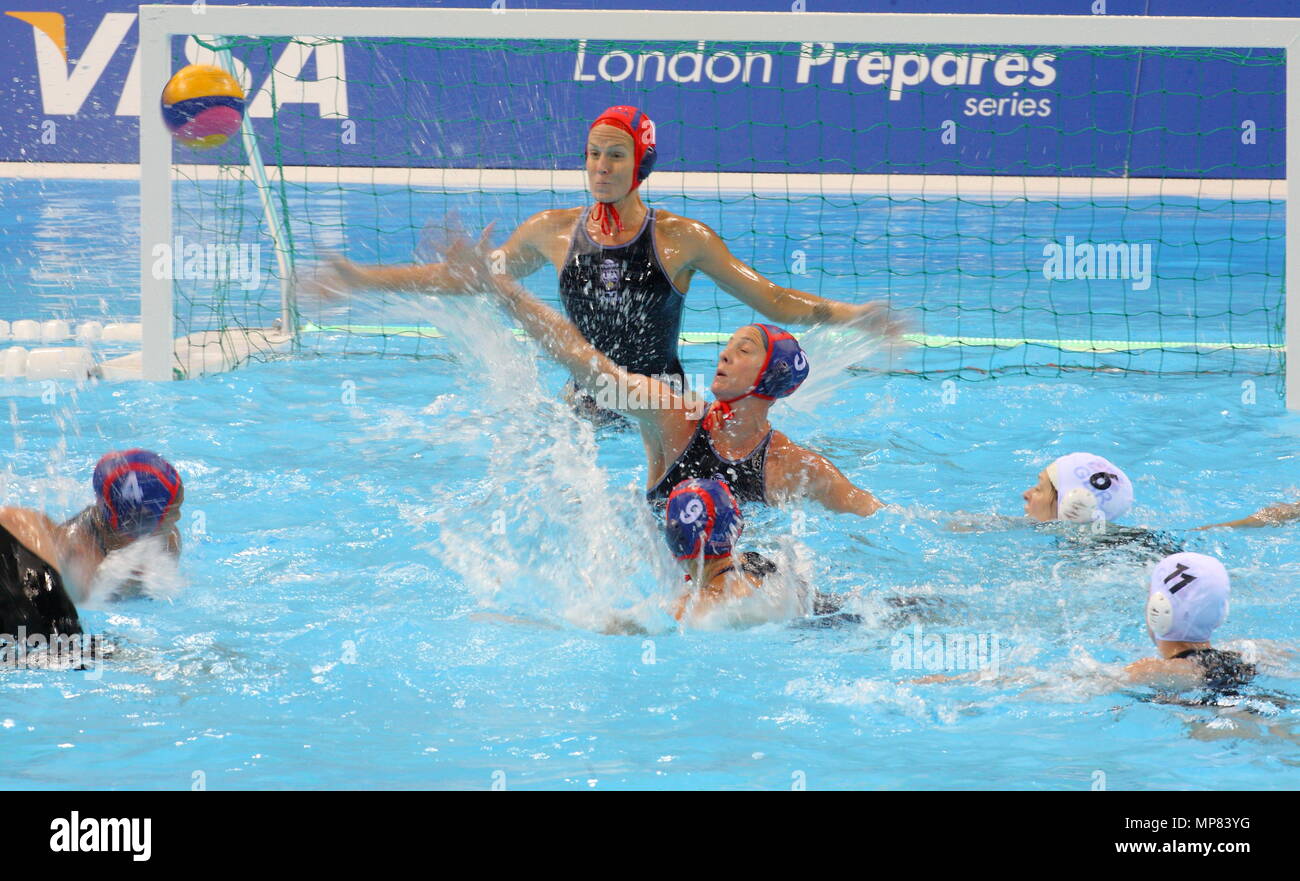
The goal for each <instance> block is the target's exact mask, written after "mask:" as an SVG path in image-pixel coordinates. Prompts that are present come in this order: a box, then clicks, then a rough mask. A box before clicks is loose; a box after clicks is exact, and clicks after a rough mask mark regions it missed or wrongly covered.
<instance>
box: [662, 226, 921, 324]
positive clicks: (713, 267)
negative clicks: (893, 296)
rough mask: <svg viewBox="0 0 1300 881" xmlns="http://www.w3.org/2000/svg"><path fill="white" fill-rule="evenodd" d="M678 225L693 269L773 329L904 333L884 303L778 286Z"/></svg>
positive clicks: (712, 237) (716, 240) (721, 245)
mask: <svg viewBox="0 0 1300 881" xmlns="http://www.w3.org/2000/svg"><path fill="white" fill-rule="evenodd" d="M678 220H679V222H681V223H684V224H687V226H686V227H685V228H684V230H683V232H684V235H685V237H686V238H687V239H689V240H691V243H692V245H693V246H694V247H693V251H694V253H695V259H694V260H693V261H692V264H691V265H692V266H693V268H696V269H698V270H699V271H701V272H703V273H704V274H705V275H707V276H708V277H709V278H711V279H713V280H714V281H715V282H717V284H718V287H720V288H722V289H723V290H724V291H726V292H727V293H729V294H731V295H732V296H733V297H735V298H736V299H737V300H740V301H741V302H742V303H744V304H745V305H747V306H750V307H752V308H754V309H756V310H757V311H759V312H761V313H762V314H763V315H765V316H767V317H768V318H770V319H772V320H773V321H774V322H776V323H777V324H780V325H782V326H784V325H787V324H795V325H810V324H844V325H852V326H854V327H859V328H861V329H862V330H865V331H869V332H871V333H875V334H878V335H880V336H886V337H896V336H898V335H899V334H901V333H902V332H903V331H904V329H905V327H904V324H903V322H901V321H898V320H896V319H893V318H891V317H890V315H889V308H888V306H887V305H886V304H885V303H884V302H883V301H880V300H876V301H873V302H870V303H862V304H853V303H844V302H842V301H840V300H828V299H826V298H825V297H820V296H818V295H817V294H811V293H808V292H807V291H801V290H797V289H795V288H786V287H781V286H780V285H778V284H776V283H775V282H773V281H770V280H769V279H767V278H765V277H764V276H763V275H761V274H760V273H759V272H757V271H756V270H755V269H754V268H753V267H751V266H748V265H747V264H745V263H744V262H743V261H741V260H740V259H739V258H737V257H736V255H734V254H732V253H731V249H730V248H728V247H727V244H726V242H724V241H723V240H722V237H721V236H719V235H718V234H717V233H716V232H714V231H713V230H712V229H710V228H709V227H708V226H706V225H705V224H703V223H700V222H698V221H694V220H686V219H685V218H678Z"/></svg>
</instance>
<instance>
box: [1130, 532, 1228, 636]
mask: <svg viewBox="0 0 1300 881" xmlns="http://www.w3.org/2000/svg"><path fill="white" fill-rule="evenodd" d="M1227 617H1228V570H1226V569H1224V568H1223V564H1222V563H1220V562H1219V561H1218V560H1216V559H1214V558H1213V557H1207V556H1206V555H1205V554H1187V553H1183V554H1173V555H1171V556H1168V557H1165V558H1164V559H1163V560H1161V561H1160V562H1159V563H1157V564H1156V568H1155V571H1154V572H1152V573H1151V592H1150V593H1149V594H1148V595H1147V626H1148V627H1150V628H1151V635H1152V636H1154V637H1155V638H1156V639H1159V640H1163V641H1164V642H1209V641H1210V634H1211V633H1213V632H1214V628H1216V627H1218V626H1219V625H1220V624H1222V623H1223V619H1225V618H1227Z"/></svg>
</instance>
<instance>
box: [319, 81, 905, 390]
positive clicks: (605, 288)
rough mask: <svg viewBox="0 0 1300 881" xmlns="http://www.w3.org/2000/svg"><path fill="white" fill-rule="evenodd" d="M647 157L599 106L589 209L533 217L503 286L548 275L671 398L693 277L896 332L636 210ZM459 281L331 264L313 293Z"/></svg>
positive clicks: (619, 119)
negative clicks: (669, 386) (547, 271)
mask: <svg viewBox="0 0 1300 881" xmlns="http://www.w3.org/2000/svg"><path fill="white" fill-rule="evenodd" d="M656 155H657V154H656V152H655V126H654V123H653V122H652V121H651V120H650V118H649V117H648V116H646V114H645V113H643V112H642V111H640V110H638V109H637V108H635V107H624V106H620V107H610V108H609V109H608V110H606V111H605V112H604V113H602V114H601V115H600V116H599V117H597V119H596V121H595V122H593V123H592V124H591V127H590V129H589V131H588V134H587V146H586V165H587V185H588V187H589V189H590V191H591V195H592V197H593V199H594V203H593V204H591V205H588V206H584V207H580V208H557V209H553V210H549V211H542V212H539V213H537V214H534V215H533V216H532V217H530V218H528V219H527V220H525V221H524V222H523V223H522V224H521V225H520V226H519V227H518V229H516V230H515V232H514V234H513V235H511V236H510V238H509V240H507V241H506V243H505V245H504V246H503V247H502V248H501V249H500V251H499V252H497V257H498V258H499V259H500V260H501V261H503V262H504V271H505V272H506V273H508V274H510V275H512V276H514V277H515V278H522V277H524V276H528V275H531V274H532V273H534V272H536V271H537V270H538V269H540V268H541V267H542V266H544V265H546V264H548V263H549V264H550V265H552V266H554V267H555V270H556V271H557V273H558V274H559V293H560V300H561V302H562V303H563V305H564V309H565V312H566V313H567V314H568V317H569V318H570V319H571V320H572V321H573V323H574V324H576V325H577V326H578V329H579V330H580V331H581V332H582V334H583V336H585V337H586V338H587V340H588V342H590V343H591V344H592V345H593V346H595V347H596V348H597V349H598V350H599V351H600V352H602V353H603V354H605V355H607V356H608V357H609V358H610V360H612V361H613V362H614V363H615V364H617V365H619V366H620V367H623V368H626V369H627V370H628V371H629V372H630V373H636V374H643V375H647V376H654V377H656V378H657V379H660V380H661V381H667V382H670V383H674V384H675V385H676V386H677V387H678V389H679V390H681V388H682V386H683V384H684V382H685V375H684V372H683V370H682V365H681V362H680V361H679V360H678V354H677V345H678V337H679V334H680V331H681V323H682V310H683V307H684V305H685V301H686V291H687V290H688V289H689V288H690V285H691V280H692V278H693V277H694V276H695V273H697V272H702V273H704V274H705V275H707V276H708V277H709V278H711V279H713V280H714V281H715V282H716V283H717V284H718V287H720V288H722V290H724V291H726V292H727V293H729V294H731V295H732V296H734V297H736V298H737V299H738V300H740V301H741V302H742V303H744V304H746V305H748V306H751V307H753V308H754V309H756V310H757V311H758V312H760V313H762V314H763V315H765V316H767V317H768V318H770V319H772V321H773V322H774V323H776V324H779V325H782V326H785V325H811V324H824V323H825V324H850V325H856V326H859V327H862V328H863V329H864V330H868V331H870V332H873V333H876V334H880V335H885V336H893V335H896V334H897V332H898V330H899V325H898V324H896V323H895V322H894V321H892V320H891V319H890V317H889V310H888V308H887V307H886V306H885V305H884V304H883V303H881V302H872V303H866V304H858V305H854V304H850V303H844V302H840V301H836V300H828V299H825V298H823V297H819V296H817V295H816V294H811V293H807V292H805V291H799V290H794V289H792V288H785V287H781V286H780V285H778V284H776V283H774V282H772V281H769V280H768V279H766V278H764V277H763V276H762V275H760V274H759V273H758V272H756V271H755V270H754V269H753V268H751V267H749V266H747V265H746V264H745V263H744V262H742V261H741V260H739V259H738V258H737V257H736V256H735V255H734V254H732V253H731V251H730V250H729V249H728V248H727V246H726V244H725V243H724V242H723V241H722V238H721V237H720V236H719V235H718V234H717V233H716V232H714V231H713V230H712V229H710V228H709V227H708V226H706V225H705V224H703V223H700V222H699V221H697V220H691V219H690V218H688V217H682V216H680V215H677V214H671V213H669V212H667V211H663V210H661V209H655V208H650V207H648V206H647V205H646V204H645V203H644V202H643V201H642V200H641V194H640V189H639V188H640V186H641V183H642V182H643V181H644V180H645V179H646V178H647V177H649V176H650V172H651V170H652V169H653V168H654V165H655V158H656ZM465 282H466V280H465V279H463V278H461V277H459V276H458V275H457V274H456V272H455V271H454V270H453V269H452V268H451V267H450V266H449V265H448V264H447V263H427V264H423V265H413V266H359V265H356V264H354V263H350V262H348V261H345V260H341V259H340V260H334V261H333V264H332V267H331V270H330V271H327V273H326V274H325V275H323V276H318V278H317V279H316V280H315V282H314V283H313V287H315V288H316V290H317V291H319V292H330V291H335V292H338V291H346V290H358V289H365V288H373V289H383V290H396V291H431V292H443V293H446V292H464V291H465V290H466V284H465Z"/></svg>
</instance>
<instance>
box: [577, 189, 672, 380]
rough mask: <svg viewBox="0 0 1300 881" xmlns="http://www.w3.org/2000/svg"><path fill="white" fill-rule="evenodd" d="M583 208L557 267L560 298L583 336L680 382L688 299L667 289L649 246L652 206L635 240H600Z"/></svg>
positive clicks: (633, 365)
mask: <svg viewBox="0 0 1300 881" xmlns="http://www.w3.org/2000/svg"><path fill="white" fill-rule="evenodd" d="M590 210H591V209H590V208H588V209H587V210H586V211H583V212H582V217H580V218H579V219H578V225H577V227H576V228H575V229H574V231H573V243H572V244H571V245H570V246H569V253H568V254H567V255H566V256H565V258H564V265H563V268H562V269H561V270H560V301H561V302H562V303H563V304H564V311H565V312H566V313H568V316H569V318H570V319H571V320H572V321H573V323H574V324H576V325H577V326H578V330H580V331H582V335H583V336H584V337H586V338H587V341H588V342H589V343H591V344H592V345H593V346H595V347H596V348H597V349H599V350H600V351H601V352H603V353H604V354H605V355H607V356H608V357H609V359H610V360H611V361H613V362H614V363H615V364H617V365H619V366H620V367H623V368H625V369H627V370H628V372H630V373H640V374H643V375H646V376H657V377H675V378H677V380H678V381H680V382H684V381H685V371H684V370H683V369H682V363H681V361H680V360H678V357H677V343H678V337H679V336H680V332H681V327H682V309H683V308H684V306H685V304H686V298H685V296H684V295H683V294H682V293H681V291H679V290H677V288H675V287H673V282H672V279H670V278H669V277H668V273H666V272H665V271H664V268H663V265H662V264H661V263H660V262H659V249H658V248H657V247H656V246H655V212H654V209H653V208H647V209H646V216H645V220H644V221H642V224H641V231H640V232H638V233H637V236H636V238H634V239H633V240H632V241H630V242H628V243H627V244H625V245H601V244H599V243H597V242H596V241H594V240H593V239H592V238H591V236H590V235H588V234H587V215H588V213H589V212H590Z"/></svg>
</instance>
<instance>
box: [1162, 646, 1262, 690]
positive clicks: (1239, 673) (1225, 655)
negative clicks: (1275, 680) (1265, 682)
mask: <svg viewBox="0 0 1300 881" xmlns="http://www.w3.org/2000/svg"><path fill="white" fill-rule="evenodd" d="M1174 657H1175V658H1179V659H1181V658H1186V659H1187V660H1189V661H1195V662H1196V664H1197V665H1198V666H1199V667H1200V668H1201V670H1202V671H1203V672H1204V674H1205V685H1206V687H1207V688H1209V689H1210V690H1212V691H1232V690H1233V689H1236V688H1240V687H1241V686H1243V685H1245V684H1247V683H1248V682H1250V680H1252V679H1254V678H1255V665H1254V664H1250V663H1247V662H1246V661H1245V660H1244V659H1243V658H1242V657H1241V655H1240V654H1238V653H1237V652H1225V651H1223V650H1222V649H1188V650H1187V651H1185V652H1179V653H1178V654H1176V655H1174Z"/></svg>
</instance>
